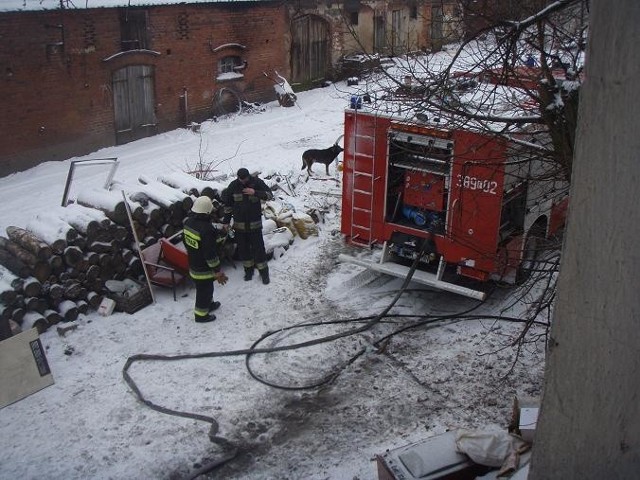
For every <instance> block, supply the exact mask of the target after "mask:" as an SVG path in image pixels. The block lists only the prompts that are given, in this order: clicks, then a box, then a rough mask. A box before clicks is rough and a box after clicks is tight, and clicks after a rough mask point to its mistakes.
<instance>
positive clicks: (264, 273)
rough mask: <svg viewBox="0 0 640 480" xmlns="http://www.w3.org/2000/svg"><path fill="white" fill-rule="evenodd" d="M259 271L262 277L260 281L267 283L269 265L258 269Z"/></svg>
mask: <svg viewBox="0 0 640 480" xmlns="http://www.w3.org/2000/svg"><path fill="white" fill-rule="evenodd" d="M258 271H259V272H260V277H262V283H264V284H265V285H268V284H269V281H270V280H269V267H266V268H263V269H261V270H258Z"/></svg>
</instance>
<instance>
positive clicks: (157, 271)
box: [140, 238, 189, 301]
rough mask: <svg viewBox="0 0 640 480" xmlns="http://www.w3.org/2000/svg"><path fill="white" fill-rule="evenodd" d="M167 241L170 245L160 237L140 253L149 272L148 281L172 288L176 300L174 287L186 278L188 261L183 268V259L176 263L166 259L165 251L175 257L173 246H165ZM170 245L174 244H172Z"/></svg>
mask: <svg viewBox="0 0 640 480" xmlns="http://www.w3.org/2000/svg"><path fill="white" fill-rule="evenodd" d="M167 243H169V245H172V244H171V243H170V242H167V239H165V238H162V239H160V240H159V241H158V242H156V243H154V244H153V245H150V246H148V247H147V248H144V249H143V250H142V251H141V252H140V253H141V257H142V261H143V262H144V264H145V267H146V269H147V273H148V274H149V281H150V282H151V283H152V284H153V285H158V286H160V287H168V288H171V289H172V290H173V300H174V301H176V300H177V296H176V287H177V286H178V285H180V284H181V283H183V282H185V280H186V279H187V278H188V270H189V265H188V263H187V264H186V270H185V269H184V268H182V267H183V266H184V262H183V261H178V265H174V264H173V263H172V262H171V261H168V259H167V258H166V253H167V252H169V254H170V256H173V258H174V260H175V258H177V257H175V253H176V252H174V248H168V247H167V246H166V244H167ZM163 247H164V248H163ZM172 247H175V246H173V245H172ZM184 258H185V259H186V252H185V253H184Z"/></svg>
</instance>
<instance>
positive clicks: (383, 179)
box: [340, 109, 568, 299]
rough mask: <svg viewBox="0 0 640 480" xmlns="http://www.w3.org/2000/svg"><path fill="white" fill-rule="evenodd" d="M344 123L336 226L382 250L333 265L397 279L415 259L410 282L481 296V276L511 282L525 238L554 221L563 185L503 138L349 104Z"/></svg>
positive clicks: (556, 224)
mask: <svg viewBox="0 0 640 480" xmlns="http://www.w3.org/2000/svg"><path fill="white" fill-rule="evenodd" d="M344 128H345V130H344V146H345V147H344V154H343V183H342V189H343V190H342V219H341V231H342V233H343V235H344V236H345V238H346V240H347V241H348V242H349V243H351V244H353V245H361V246H365V247H370V248H373V247H375V246H381V247H382V254H381V255H380V258H379V261H366V260H362V259H360V258H355V257H351V256H347V255H341V256H340V260H341V261H346V262H351V263H356V264H359V265H362V266H365V267H367V268H370V269H373V270H376V271H379V272H383V273H386V274H390V275H394V276H398V277H405V276H406V275H407V273H408V271H409V267H408V265H410V264H411V263H412V261H413V260H414V259H416V258H417V257H420V262H421V263H420V268H419V269H417V270H415V272H414V274H413V277H412V280H413V281H416V282H419V283H422V284H425V285H429V286H432V287H435V288H438V289H441V290H445V291H450V292H454V293H458V294H461V295H465V296H469V297H472V298H478V299H484V297H485V291H484V290H483V288H482V285H483V282H486V281H487V280H490V279H498V280H502V281H505V282H508V283H514V282H516V280H517V279H518V278H519V276H522V275H523V272H524V268H525V267H526V263H527V260H528V257H530V256H531V255H532V252H531V251H530V250H532V248H533V247H534V243H535V239H536V238H540V237H545V236H548V235H552V234H554V233H556V232H557V230H558V229H559V228H560V227H561V226H562V225H563V224H564V217H565V211H566V207H567V202H568V196H567V188H566V185H561V184H560V183H561V182H557V181H553V180H542V179H541V177H542V176H541V175H537V173H539V171H541V169H543V168H544V166H543V164H542V162H541V161H536V159H531V158H524V157H522V156H521V155H519V153H518V152H519V150H520V149H519V148H517V147H518V146H517V145H515V144H513V143H512V142H509V141H507V140H506V139H502V138H498V137H497V136H491V135H487V134H484V133H479V132H474V131H470V130H463V129H455V130H448V129H446V128H442V127H440V126H438V125H433V124H422V123H411V122H403V121H399V120H394V119H393V118H392V117H390V116H385V115H380V114H378V113H375V112H366V111H362V110H359V109H348V110H346V111H345V123H344ZM534 179H535V180H534ZM527 237H530V241H528V242H527ZM528 250H529V252H528Z"/></svg>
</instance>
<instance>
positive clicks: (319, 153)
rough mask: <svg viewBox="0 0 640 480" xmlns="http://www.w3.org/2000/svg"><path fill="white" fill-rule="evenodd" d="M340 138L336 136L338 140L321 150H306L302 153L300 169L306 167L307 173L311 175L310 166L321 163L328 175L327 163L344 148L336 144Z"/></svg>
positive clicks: (329, 163)
mask: <svg viewBox="0 0 640 480" xmlns="http://www.w3.org/2000/svg"><path fill="white" fill-rule="evenodd" d="M340 138H342V136H340ZM340 138H338V140H336V143H334V144H333V145H331V146H330V147H329V148H325V149H323V150H313V149H312V150H306V151H305V152H304V153H303V154H302V168H301V170H304V169H305V168H306V169H307V172H308V173H309V175H311V173H312V171H311V166H312V165H313V164H314V163H323V164H324V166H325V168H326V169H327V175H329V165H331V163H332V162H333V161H334V160H335V159H336V157H337V156H338V155H340V152H342V151H343V150H344V149H343V148H342V147H341V146H340V145H338V141H339V140H340Z"/></svg>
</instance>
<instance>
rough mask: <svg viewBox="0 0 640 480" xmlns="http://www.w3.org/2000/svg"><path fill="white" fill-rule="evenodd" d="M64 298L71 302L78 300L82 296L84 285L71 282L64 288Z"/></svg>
mask: <svg viewBox="0 0 640 480" xmlns="http://www.w3.org/2000/svg"><path fill="white" fill-rule="evenodd" d="M62 296H63V297H64V298H66V299H69V300H76V299H78V298H80V297H81V296H82V285H81V284H80V283H78V282H69V283H68V284H67V285H65V287H64V293H63V294H62Z"/></svg>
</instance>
